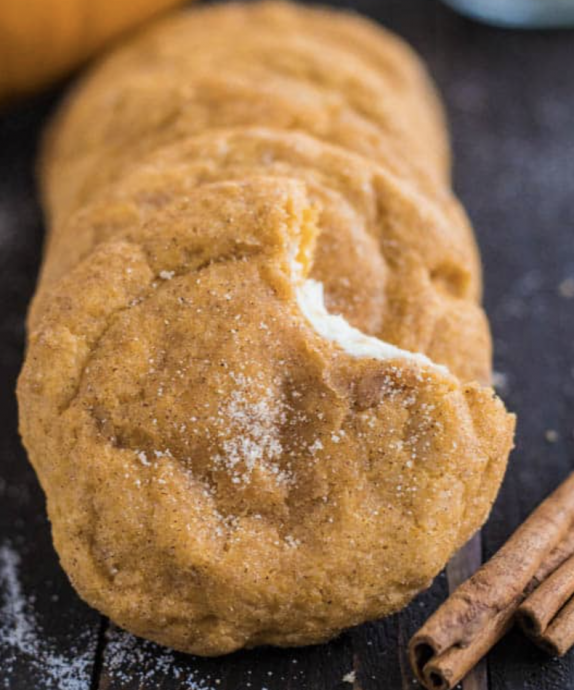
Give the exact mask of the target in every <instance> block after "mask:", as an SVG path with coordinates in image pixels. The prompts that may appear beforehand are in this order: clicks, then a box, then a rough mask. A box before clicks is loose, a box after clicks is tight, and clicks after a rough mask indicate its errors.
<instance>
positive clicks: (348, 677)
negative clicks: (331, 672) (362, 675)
mask: <svg viewBox="0 0 574 690" xmlns="http://www.w3.org/2000/svg"><path fill="white" fill-rule="evenodd" d="M342 680H343V683H354V682H355V671H349V673H345V675H344V676H343V678H342Z"/></svg>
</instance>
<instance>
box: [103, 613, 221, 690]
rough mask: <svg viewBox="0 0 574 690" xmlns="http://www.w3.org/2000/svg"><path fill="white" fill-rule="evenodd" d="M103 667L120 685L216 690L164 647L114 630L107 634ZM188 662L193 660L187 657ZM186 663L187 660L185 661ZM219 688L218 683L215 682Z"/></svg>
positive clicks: (209, 681)
mask: <svg viewBox="0 0 574 690" xmlns="http://www.w3.org/2000/svg"><path fill="white" fill-rule="evenodd" d="M106 637H107V644H106V651H105V656H104V665H105V668H106V671H107V673H108V675H109V676H110V677H111V678H112V680H114V681H116V682H118V683H119V684H124V683H126V684H127V683H129V684H132V683H134V685H135V684H137V685H138V686H144V685H145V686H146V687H147V686H151V685H152V684H155V683H164V682H166V681H177V687H178V688H180V690H213V687H214V686H213V685H212V684H211V680H210V679H207V678H205V677H204V678H198V677H197V675H198V674H197V671H196V670H194V669H192V668H189V665H188V664H189V662H188V663H187V664H186V663H185V661H184V662H181V663H180V662H178V659H177V657H176V653H175V652H173V651H172V650H170V649H166V648H165V647H160V646H159V645H156V644H154V643H153V642H149V641H148V640H142V639H139V638H137V637H134V636H133V635H131V634H130V633H128V632H125V631H124V630H120V629H119V628H116V627H115V626H111V627H110V629H109V630H108V631H107V633H106ZM188 658H189V661H190V662H191V660H192V659H193V657H188ZM184 659H185V657H184ZM214 682H215V683H216V684H217V680H215V681H214Z"/></svg>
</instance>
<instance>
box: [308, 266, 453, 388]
mask: <svg viewBox="0 0 574 690" xmlns="http://www.w3.org/2000/svg"><path fill="white" fill-rule="evenodd" d="M296 295H297V304H298V306H299V309H300V310H301V313H302V314H303V316H304V317H305V318H306V319H307V321H308V322H309V323H310V324H311V326H312V327H313V329H314V330H315V332H316V333H317V334H318V335H319V336H320V337H321V338H324V339H325V340H328V341H330V342H332V343H335V344H336V345H338V346H339V347H340V348H341V349H343V350H344V351H345V352H347V353H348V354H350V355H351V356H353V357H358V358H371V359H379V360H386V359H403V360H409V361H412V362H415V363H417V364H418V365H420V366H423V367H426V368H431V369H434V370H435V371H438V372H440V373H441V374H443V375H446V376H449V375H450V372H449V370H448V369H447V367H445V366H443V365H442V364H436V363H435V362H433V361H432V360H431V359H429V358H428V357H427V356H426V355H423V354H422V353H420V352H410V351H409V350H403V349H402V348H400V347H396V346H395V345H391V343H387V342H385V341H384V340H379V338H375V337H374V336H370V335H366V334H365V333H363V332H362V331H360V330H359V329H358V328H354V327H353V326H351V324H350V323H349V322H348V321H346V320H345V319H344V318H343V317H342V316H341V315H340V314H330V313H329V312H328V311H327V309H326V307H325V298H324V293H323V283H320V282H318V281H316V280H310V279H309V280H304V281H303V282H301V283H300V284H299V285H298V286H297V288H296Z"/></svg>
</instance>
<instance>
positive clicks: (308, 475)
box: [18, 3, 514, 655]
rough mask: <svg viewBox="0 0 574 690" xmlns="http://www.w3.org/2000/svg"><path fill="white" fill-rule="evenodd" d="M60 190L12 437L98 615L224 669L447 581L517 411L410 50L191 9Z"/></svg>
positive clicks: (102, 85)
mask: <svg viewBox="0 0 574 690" xmlns="http://www.w3.org/2000/svg"><path fill="white" fill-rule="evenodd" d="M283 106H285V107H283ZM339 134H341V136H339ZM42 182H43V188H44V192H45V199H46V206H47V212H48V216H49V218H50V226H51V227H50V233H49V237H48V242H47V249H46V258H45V262H44V266H43V269H42V275H41V279H40V283H39V288H38V291H37V294H36V296H35V299H34V303H33V306H32V309H31V312H30V317H29V345H28V352H27V356H26V362H25V365H24V368H23V371H22V374H21V377H20V381H19V385H18V396H19V404H20V421H21V431H22V436H23V439H24V442H25V445H26V447H27V449H28V452H29V456H30V459H31V461H32V463H33V465H34V467H35V469H36V471H37V473H38V476H39V478H40V481H41V483H42V486H43V488H44V490H45V491H46V495H47V499H48V512H49V515H50V519H51V521H52V526H53V535H54V543H55V546H56V549H57V550H58V553H59V555H60V558H61V561H62V564H63V567H64V568H65V570H66V572H67V573H68V575H69V576H70V579H71V581H72V583H73V584H74V586H75V587H76V589H77V590H78V592H79V593H80V595H81V596H82V597H83V598H84V599H85V600H86V601H88V602H89V603H91V604H92V605H93V606H95V607H96V608H98V609H99V610H101V611H102V612H104V613H105V614H106V615H108V616H109V617H110V618H111V619H112V620H114V621H115V622H116V623H118V624H119V625H121V626H123V627H125V628H127V629H128V630H130V631H132V632H134V633H136V634H138V635H141V636H144V637H147V638H150V639H153V640H155V641H157V642H160V643H162V644H166V645H169V646H172V647H175V648H177V649H180V650H183V651H187V652H193V653H196V654H206V655H213V654H223V653H227V652H230V651H233V650H235V649H238V648H241V647H245V646H247V647H251V646H255V645H259V644H276V645H301V644H309V643H316V642H321V641H324V640H327V639H329V638H330V637H332V636H334V635H336V634H337V633H338V632H339V631H340V630H342V629H344V628H345V627H348V626H351V625H355V624H358V623H360V622H363V621H365V620H369V619H374V618H378V617H381V616H384V615H387V614H389V613H392V612H394V611H396V610H398V609H400V608H401V607H402V606H404V605H405V604H406V603H408V601H409V600H410V599H411V598H412V597H413V596H414V595H415V594H416V593H417V592H418V591H420V590H421V589H422V588H424V587H426V586H428V584H429V583H430V581H431V580H432V578H433V577H434V576H435V575H436V574H437V573H438V572H439V571H440V569H441V568H442V567H443V566H444V565H445V563H446V562H447V561H448V559H449V558H450V557H451V555H452V554H453V553H454V551H455V550H456V549H458V548H459V547H460V546H461V545H462V544H464V542H465V541H466V540H467V539H468V538H469V537H470V536H471V535H472V534H473V533H474V532H475V531H476V529H478V528H479V527H480V525H481V524H482V523H483V522H484V520H485V519H486V517H487V515H488V512H489V510H490V506H491V504H492V501H493V500H494V498H495V496H496V493H497V490H498V487H499V485H500V481H501V479H502V476H503V473H504V469H505V466H506V461H507V457H508V454H509V451H510V449H511V447H512V439H513V428H514V419H513V417H512V415H509V414H508V413H507V412H506V410H505V409H504V406H503V404H502V403H501V401H500V400H499V399H498V398H497V397H496V396H495V394H494V392H493V390H492V389H491V388H490V387H489V385H488V381H489V376H490V336H489V332H488V325H487V322H486V319H485V316H484V314H483V312H482V309H481V307H480V303H479V300H480V264H479V260H478V255H477V252H476V247H475V243H474V239H473V236H472V231H471V229H470V227H469V224H468V221H467V220H466V217H465V215H464V213H463V211H462V210H461V209H460V207H459V206H458V204H457V203H456V201H455V200H454V199H453V198H452V194H451V192H450V190H449V188H448V185H449V183H448V151H447V145H446V135H445V132H444V127H443V124H442V116H441V111H440V107H439V105H438V103H437V101H436V98H435V96H434V92H433V89H432V87H431V86H429V84H428V81H427V79H426V77H425V75H424V72H423V70H422V68H421V67H420V65H419V63H418V61H417V60H416V58H415V57H414V56H413V55H412V54H411V52H410V51H409V50H408V48H406V47H405V46H404V45H403V44H402V43H400V42H399V41H398V39H396V38H394V37H391V36H389V35H388V34H387V33H385V32H383V31H382V30H379V29H377V28H376V27H374V26H372V25H370V24H369V23H368V22H366V21H364V20H361V19H359V18H356V17H352V16H348V15H345V14H338V13H335V12H329V11H327V10H316V9H313V10H311V9H306V8H300V7H297V6H295V5H288V4H281V3H261V4H250V5H234V4H228V5H222V6H217V7H208V8H204V9H200V10H194V11H191V12H188V13H185V14H182V15H180V16H178V17H174V18H173V19H170V20H168V21H167V22H164V23H163V24H160V25H159V26H157V28H155V29H152V30H151V31H149V32H147V33H145V34H143V35H142V36H140V37H136V38H135V39H134V40H133V41H132V42H131V43H130V44H128V45H126V46H125V47H123V48H120V49H119V51H118V52H117V53H115V54H112V55H111V56H110V57H109V58H108V59H107V60H106V61H105V62H104V63H103V65H102V66H100V67H99V68H96V70H95V72H94V73H93V74H92V75H91V76H90V77H88V79H87V81H86V82H85V83H84V84H80V86H79V87H78V88H77V90H76V92H75V94H73V95H72V97H71V98H70V99H69V101H68V103H67V104H66V105H65V106H64V109H63V111H62V112H61V114H60V115H59V116H58V118H57V120H56V122H55V124H54V125H53V126H52V129H51V132H50V135H49V141H48V144H47V147H46V151H45V154H44V158H43V177H42Z"/></svg>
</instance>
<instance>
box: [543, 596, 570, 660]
mask: <svg viewBox="0 0 574 690" xmlns="http://www.w3.org/2000/svg"><path fill="white" fill-rule="evenodd" d="M535 642H536V643H537V644H538V646H539V647H541V648H542V649H544V650H545V651H546V652H548V653H549V654H551V655H552V656H562V655H564V654H566V652H567V651H568V650H569V649H570V648H571V647H572V645H574V598H572V599H570V601H568V603H567V604H566V605H565V606H564V607H563V608H562V610H561V611H560V612H559V613H558V615H557V616H556V618H555V619H554V620H553V621H552V622H551V623H550V625H549V626H548V627H547V628H546V630H545V631H544V633H543V634H542V635H541V636H540V637H538V638H537V639H535Z"/></svg>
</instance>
